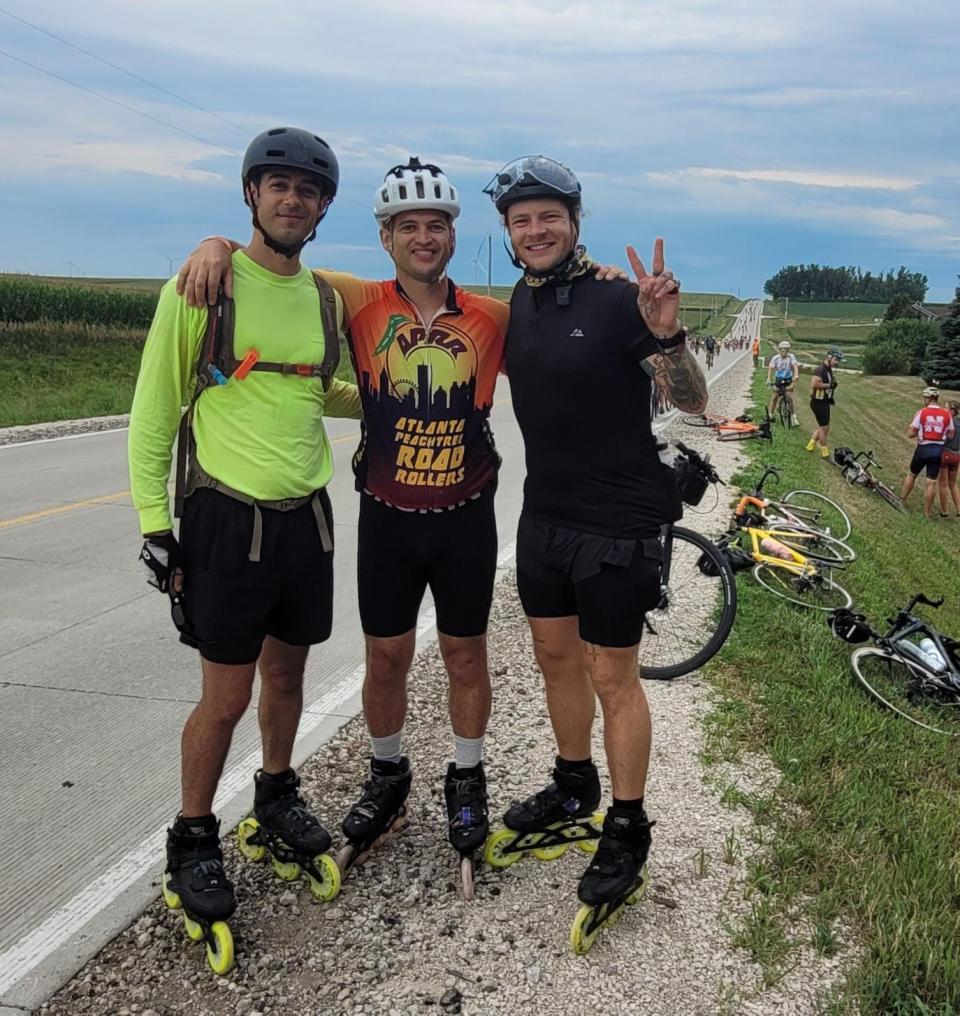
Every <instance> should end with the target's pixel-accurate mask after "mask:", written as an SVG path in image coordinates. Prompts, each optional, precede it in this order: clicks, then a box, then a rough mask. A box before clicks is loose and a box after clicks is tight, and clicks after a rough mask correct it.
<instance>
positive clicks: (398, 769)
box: [337, 756, 412, 874]
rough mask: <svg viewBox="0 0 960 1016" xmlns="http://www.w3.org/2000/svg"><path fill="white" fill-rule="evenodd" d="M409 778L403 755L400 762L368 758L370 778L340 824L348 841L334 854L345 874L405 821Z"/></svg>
mask: <svg viewBox="0 0 960 1016" xmlns="http://www.w3.org/2000/svg"><path fill="white" fill-rule="evenodd" d="M411 779H412V777H411V774H410V762H409V760H408V759H407V758H406V756H404V757H403V758H401V759H400V761H399V762H383V761H381V760H380V759H375V758H372V759H370V779H368V780H364V783H363V793H362V794H361V795H360V799H359V800H358V801H356V802H355V803H354V804H353V806H352V807H351V808H350V811H349V812H347V817H346V818H345V819H344V820H343V823H342V825H341V828H342V829H343V835H344V836H346V838H347V840H348V843H347V845H346V846H345V847H344V848H343V849H342V850H341V851H340V853H339V854H338V855H337V864H338V865H339V866H340V870H341V871H342V872H343V873H344V874H346V873H347V872H348V871H349V870H350V869H351V868H352V867H353V866H354V865H355V864H363V862H364V861H365V860H366V859H367V855H368V854H369V853H370V851H371V850H373V848H374V847H376V846H379V844H380V843H381V842H382V841H383V840H384V839H386V837H387V834H388V833H389V832H391V831H392V830H400V829H402V828H403V827H404V826H405V825H406V824H407V806H406V800H407V794H409V793H410V781H411Z"/></svg>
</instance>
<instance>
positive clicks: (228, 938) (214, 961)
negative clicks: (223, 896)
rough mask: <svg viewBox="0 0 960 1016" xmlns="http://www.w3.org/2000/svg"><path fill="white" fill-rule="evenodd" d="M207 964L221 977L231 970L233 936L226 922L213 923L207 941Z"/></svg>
mask: <svg viewBox="0 0 960 1016" xmlns="http://www.w3.org/2000/svg"><path fill="white" fill-rule="evenodd" d="M207 962H208V963H209V964H210V969H211V970H212V971H213V972H214V973H215V974H218V975H219V976H220V977H223V976H224V974H228V973H229V972H230V971H231V970H232V969H233V934H232V932H231V931H230V925H229V924H227V923H226V921H214V922H213V924H211V925H210V937H209V938H208V939H207Z"/></svg>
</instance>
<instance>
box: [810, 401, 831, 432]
mask: <svg viewBox="0 0 960 1016" xmlns="http://www.w3.org/2000/svg"><path fill="white" fill-rule="evenodd" d="M810 408H811V409H812V410H813V418H814V419H815V420H816V421H817V424H818V426H820V427H827V426H829V425H830V403H829V402H827V400H826V399H811V400H810Z"/></svg>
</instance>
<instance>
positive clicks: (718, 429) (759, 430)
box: [680, 409, 773, 441]
mask: <svg viewBox="0 0 960 1016" xmlns="http://www.w3.org/2000/svg"><path fill="white" fill-rule="evenodd" d="M680 422H681V423H685V424H686V425H687V426H688V427H708V428H709V429H710V430H712V431H713V432H714V433H715V434H716V435H717V440H718V441H747V440H750V439H751V438H763V439H764V440H766V441H772V440H773V430H772V424H773V420H772V419H771V418H770V414H769V413H768V412H767V410H766V409H764V418H763V419H762V420H761V421H760V422H759V423H754V422H753V421H752V420H751V419H750V417H749V416H737V417H734V418H732V419H731V418H730V417H729V416H720V415H719V414H718V413H700V414H699V415H698V416H682V417H681V418H680Z"/></svg>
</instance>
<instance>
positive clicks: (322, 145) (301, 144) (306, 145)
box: [240, 127, 340, 258]
mask: <svg viewBox="0 0 960 1016" xmlns="http://www.w3.org/2000/svg"><path fill="white" fill-rule="evenodd" d="M270 166H285V167H287V168H288V169H301V170H303V171H304V172H307V173H312V174H313V175H314V176H316V177H317V179H318V180H319V181H320V185H321V187H322V188H323V193H324V194H325V195H326V196H327V197H329V198H330V200H331V201H332V200H333V198H334V196H335V195H336V193H337V187H339V185H340V165H339V163H338V162H337V157H336V156H335V155H334V154H333V149H332V148H331V147H330V146H329V145H328V144H327V143H326V141H324V140H323V138H319V137H317V135H316V134H311V133H310V131H305V130H302V129H301V128H299V127H274V128H272V129H271V130H268V131H264V132H263V133H262V134H258V135H257V136H256V137H255V138H254V139H253V141H251V142H250V144H249V145H248V147H247V151H246V153H245V154H244V156H243V169H242V171H241V174H240V175H241V180H242V181H243V200H244V202H245V203H246V204H247V206H248V207H249V208H250V210H251V211H252V212H253V225H254V227H255V228H256V229H258V230H260V232H261V233H262V234H263V238H264V242H265V243H266V244H267V246H268V247H269V248H270V249H271V250H274V251H276V252H277V253H278V254H282V255H283V256H284V257H287V258H294V257H296V256H297V255H298V254H299V253H300V251H301V250H303V248H304V247H305V246H306V245H307V244H308V243H310V241H311V240H312V239H313V238H314V237H315V236H316V235H317V228H316V226H314V228H313V232H312V233H311V234H310V235H309V236H308V237H307V238H306V239H305V240H304V241H303V243H300V244H285V243H280V242H279V241H277V240H274V239H273V237H271V236H270V235H269V234H268V233H267V231H266V230H265V229H264V228H263V226H261V225H260V220H259V219H258V217H257V209H256V208H255V207H254V205H253V204H252V198H251V197H250V177H251V176H252V175H253V173H254V172H255V171H256V170H258V169H267V168H268V167H270ZM327 208H329V204H328V206H327ZM327 208H325V209H324V210H323V213H322V214H321V216H320V218H319V219H317V223H318V224H319V222H320V219H322V218H323V216H324V215H326V214H327Z"/></svg>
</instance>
